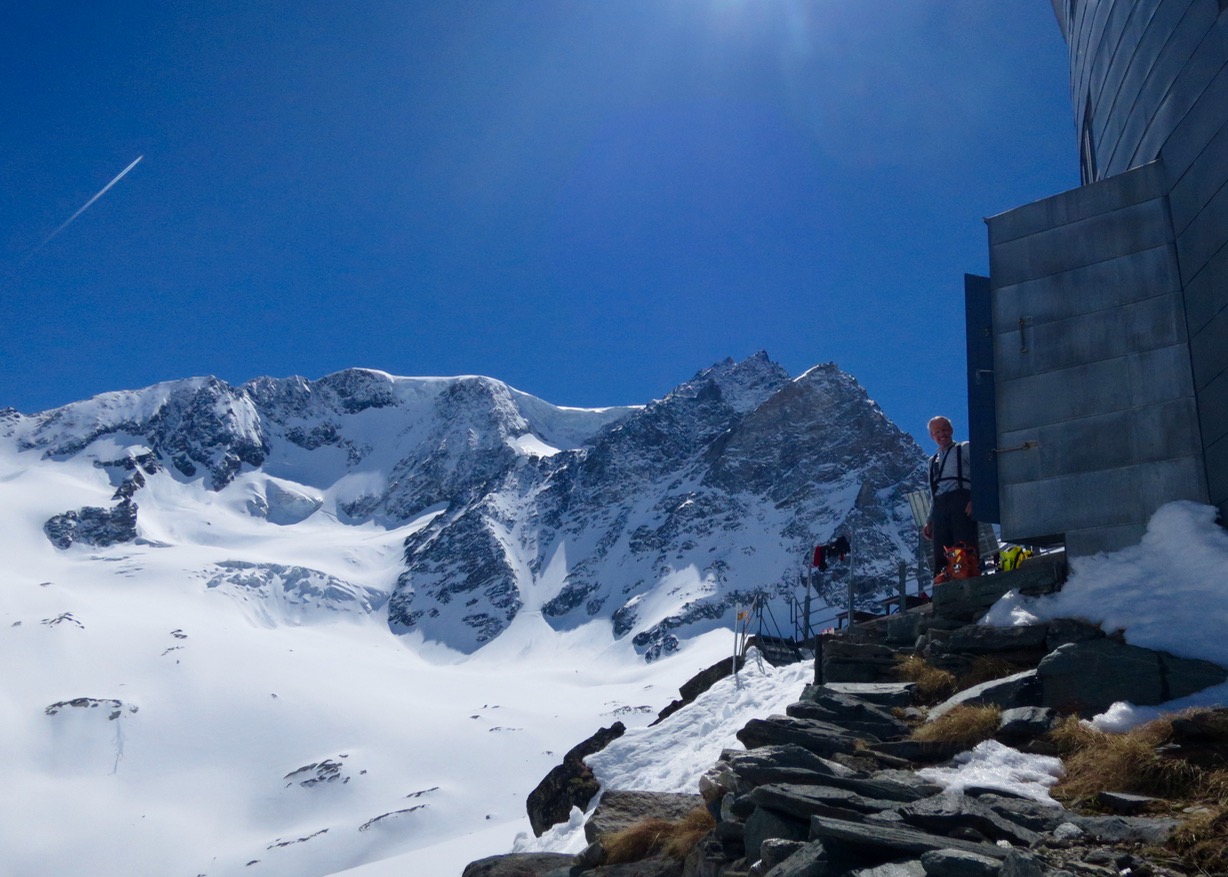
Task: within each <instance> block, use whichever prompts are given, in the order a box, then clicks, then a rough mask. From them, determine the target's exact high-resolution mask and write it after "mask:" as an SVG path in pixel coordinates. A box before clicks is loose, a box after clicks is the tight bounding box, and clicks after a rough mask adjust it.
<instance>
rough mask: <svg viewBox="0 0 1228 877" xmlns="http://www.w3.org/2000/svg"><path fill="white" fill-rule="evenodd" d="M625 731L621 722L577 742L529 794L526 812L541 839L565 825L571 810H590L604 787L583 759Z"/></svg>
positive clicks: (534, 831) (598, 750) (530, 823)
mask: <svg viewBox="0 0 1228 877" xmlns="http://www.w3.org/2000/svg"><path fill="white" fill-rule="evenodd" d="M626 730H627V728H626V726H625V725H624V724H623V723H622V722H615V723H614V724H613V725H611V726H610V727H608V728H602V729H600V730H599V731H597V733H595V734H593V736H591V737H589V738H588V739H587V740H584V741H581V742H580V743H577V744H576V745H575V746H573V747H572V748H571V749H570V750H568V752H567V754H566V755H564V756H563V763H562V764H560V765H558V766H556V767H554V768H552V769H551V771H550V773H548V774H546V776H545V778H544V779H543V780H542V781H541V782H540V783H538V784H537V788H535V789H534V790H533V791H531V792H529V796H528V798H527V799H526V800H525V810H526V811H528V814H529V825H530V826H531V827H532V829H533V833H534V834H535V835H536V836H537V837H541V836H542V834H544V833H545V832H546V831H547V830H549V828H550V827H551V826H553V825H558V824H559V823H560V822H566V821H567V820H568V818H570V816H571V808H572V807H579V808H580V809H581V810H584V809H587V807H588V802H589V801H591V800H592V799H593V796H594V795H596V794H597V792H598V791H600V789H601V786H600V785H599V784H598V783H597V780H596V779H595V778H594V777H593V772H592V771H591V770H590V769H589V767H588V765H587V764H585V763H584V759H585V758H587V757H588V756H590V755H592V754H593V753H595V752H600V751H601V750H602V749H604V748H605V747H606V746H608V745H609V744H610V741H611V740H616V739H618V738H619V737H621V736H622V735H623V734H624V733H625V732H626Z"/></svg>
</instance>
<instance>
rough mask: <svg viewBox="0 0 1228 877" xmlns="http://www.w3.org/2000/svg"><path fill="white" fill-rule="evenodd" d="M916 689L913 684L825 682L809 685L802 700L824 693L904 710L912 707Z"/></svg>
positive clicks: (803, 693) (885, 707)
mask: <svg viewBox="0 0 1228 877" xmlns="http://www.w3.org/2000/svg"><path fill="white" fill-rule="evenodd" d="M916 687H917V686H916V684H915V683H913V682H825V683H824V684H822V685H807V686H806V688H805V689H804V690H803V692H802V699H803V700H807V699H810V698H813V697H814V694H815V692H817V691H823V692H826V693H829V694H840V695H846V696H848V697H855V698H857V699H858V700H862V701H865V702H866V703H870V704H873V705H874V706H878V707H882V708H883V709H888V710H890V709H895V708H896V707H899V708H900V709H904V708H905V707H909V706H912V703H913V690H914V689H915V688H916Z"/></svg>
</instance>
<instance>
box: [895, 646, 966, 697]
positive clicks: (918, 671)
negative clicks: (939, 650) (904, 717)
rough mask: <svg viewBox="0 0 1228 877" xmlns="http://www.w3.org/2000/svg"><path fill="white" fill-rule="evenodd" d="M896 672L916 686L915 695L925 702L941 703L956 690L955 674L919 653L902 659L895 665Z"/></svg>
mask: <svg viewBox="0 0 1228 877" xmlns="http://www.w3.org/2000/svg"><path fill="white" fill-rule="evenodd" d="M895 673H896V675H897V676H899V677H900V678H901V679H903V680H904V681H905V682H912V683H913V684H914V685H915V686H916V688H915V695H916V697H917V699H918V700H919V701H920V702H921V703H924V704H935V703H941V702H942V701H944V700H946V699H947V698H948V697H950V696H951V695H952V694H954V693H955V691H956V684H955V676H954V674H952V673H949V672H947V671H946V670H940V669H938V668H937V667H934V666H932V665H931V664H927V663H926V662H925V659H923V658H920V657H918V656H917V655H909V656H908V657H906V658H903V659H901V660H900V661H899V662H898V663H897V664H896V665H895Z"/></svg>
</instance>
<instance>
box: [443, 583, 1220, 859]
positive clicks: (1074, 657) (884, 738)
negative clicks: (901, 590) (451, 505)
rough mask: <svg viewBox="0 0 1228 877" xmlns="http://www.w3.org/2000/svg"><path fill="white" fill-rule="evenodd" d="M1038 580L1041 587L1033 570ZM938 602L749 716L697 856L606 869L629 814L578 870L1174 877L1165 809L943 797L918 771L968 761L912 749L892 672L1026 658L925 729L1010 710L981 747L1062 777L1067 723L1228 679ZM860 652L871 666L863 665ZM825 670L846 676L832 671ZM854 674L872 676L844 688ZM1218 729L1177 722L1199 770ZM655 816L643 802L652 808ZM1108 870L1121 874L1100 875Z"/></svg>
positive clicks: (974, 793) (1117, 797)
mask: <svg viewBox="0 0 1228 877" xmlns="http://www.w3.org/2000/svg"><path fill="white" fill-rule="evenodd" d="M1028 575H1029V577H1030V578H1034V579H1037V580H1038V581H1039V580H1045V579H1046V578H1047V576H1046V574H1044V573H1038V572H1037V571H1036V570H1032V571H1030V572H1029V573H1028ZM986 578H987V579H989V578H991V577H986ZM992 578H998V577H992ZM1011 586H1012V581H1011V579H1010V578H1009V577H1007V576H1002V577H1001V580H1000V581H998V582H996V583H995V582H990V581H984V582H980V583H978V587H977V588H976V592H977V594H978V596H977V598H976V600H977V602H981V603H984V602H986V595H988V594H989V593H991V591H992V590H993V589H994V588H997V589H998V590H999V593H1002V592H1004V591H1005V590H1007V589H1009V588H1010V587H1011ZM940 590H941V589H940ZM939 605H940V604H939V601H935V602H934V605H933V606H932V607H926V608H925V609H924V610H921V611H919V612H918V613H917V617H916V618H915V619H913V621H912V624H913V625H914V632H916V633H917V639H916V641H915V642H914V643H913V645H912V647H911V648H893V647H892V646H889V645H888V644H887V642H886V641H887V640H889V639H890V638H891V636H892V633H891V631H893V630H895V631H897V632H898V629H899V621H898V619H897V620H891V619H885V620H883V621H880V622H877V623H876V624H874V625H866V626H862V627H861V628H860V629H857V628H855V629H854V631H853V632H851V633H844V634H842V635H834V636H833V635H828V636H826V637H824V644H823V648H822V649H821V652H820V657H819V658H818V659H816V676H817V679H816V682H815V683H814V684H812V685H808V686H807V687H806V688H805V689H804V690H803V692H802V693H801V697H800V699H799V700H798V701H797V702H796V703H794V704H792V705H790V706H789V707H788V708H787V709H786V710H785V713H786V714H785V715H773V716H767V717H763V718H755V719H752V720H750V721H749V722H748V723H747V724H746V726H745V727H744V728H743V729H742V730H741V731H740V732H739V733H738V739H739V741H740V742H741V743H742V744H743V745H744V746H746V750H744V751H743V750H726V751H725V752H724V753H723V754H722V756H721V758H720V760H719V761H718V763H717V764H716V765H714V766H713V767H712V768H711V769H709V770H708V771H707V772H706V773H705V774H704V775H703V776H702V777H700V778H698V788H699V791H700V794H701V796H702V800H703V802H704V803H705V804H706V806H707V807H708V809H709V811H710V812H711V813H712V814H713V815H714V816H716V817H717V819H718V822H717V826H716V828H715V829H714V830H713V831H712V832H711V833H710V834H709V835H708V836H707V837H706V838H704V839H703V840H702V841H700V843H699V844H698V845H697V846H696V847H695V849H694V850H693V851H692V852H691V854H690V855H689V857H688V858H687V859H686V860H685V861H674V862H672V864H671V863H669V862H663V861H662V860H660V859H659V858H657V859H653V860H652V861H650V862H644V863H642V864H643V866H644V869H645V870H634V869H630V870H617V869H619V868H627V867H628V866H606V865H602V864H601V862H602V855H601V848H600V844H601V837H602V835H603V834H605V833H606V832H607V831H609V830H611V829H612V828H613V827H622V826H624V825H626V824H627V823H628V822H630V821H633V820H634V819H635V816H636V814H635V813H634V811H632V812H626V811H627V807H626V806H621V807H619V808H618V814H619V815H618V819H617V820H616V821H614V822H611V825H610V826H607V827H603V825H602V824H601V823H598V824H597V825H595V826H594V825H593V824H592V823H590V825H589V826H587V827H586V835H587V837H588V839H589V840H590V841H594V842H595V845H594V846H592V847H590V849H589V850H587V851H586V852H585V854H584V855H583V856H581V857H579V858H577V859H576V860H575V861H574V862H573V867H572V870H571V871H570V875H571V877H577V875H590V874H591V875H594V877H599V875H612V874H624V873H625V874H641V873H642V874H652V875H657V874H662V875H671V877H746V875H756V877H904V875H917V877H921V875H931V877H933V875H943V877H963V875H969V877H1024V875H1028V877H1059V875H1070V874H1075V873H1077V874H1099V873H1104V874H1109V873H1114V874H1126V873H1131V874H1149V875H1153V877H1176V874H1177V872H1174V871H1171V870H1168V869H1167V868H1165V867H1163V866H1162V865H1161V864H1159V863H1158V862H1156V861H1154V860H1149V859H1147V858H1146V857H1145V855H1144V854H1143V852H1140V851H1141V850H1143V849H1144V848H1145V847H1146V846H1147V845H1152V846H1154V845H1156V844H1162V843H1164V841H1165V840H1166V839H1167V838H1168V837H1169V836H1171V835H1172V833H1173V832H1174V831H1175V830H1176V829H1177V828H1178V826H1179V825H1180V822H1179V820H1177V819H1174V818H1171V817H1168V816H1164V815H1161V816H1151V815H1140V814H1143V813H1146V812H1148V811H1151V810H1155V809H1157V808H1156V807H1155V806H1154V805H1155V804H1156V801H1155V799H1152V798H1148V797H1145V796H1139V795H1129V794H1122V793H1113V792H1105V793H1103V794H1101V795H1100V796H1099V797H1098V799H1097V800H1098V803H1099V806H1100V807H1101V808H1103V809H1104V810H1106V811H1110V815H1099V814H1088V813H1084V812H1074V811H1071V810H1067V809H1066V808H1065V807H1063V806H1062V805H1060V804H1058V803H1056V802H1055V801H1053V800H1052V799H1050V798H1048V797H1047V796H1045V795H1043V794H1039V793H1038V794H1037V796H1036V798H1025V797H1021V796H1020V793H1019V790H1018V789H1017V788H1015V787H994V785H993V783H992V781H989V782H986V783H984V784H982V785H980V786H967V787H962V789H961V790H959V791H954V790H948V789H946V788H944V786H943V785H940V784H938V783H937V782H935V780H936V779H941V777H942V776H943V773H942V772H941V771H939V772H934V771H929V770H918V769H919V768H924V767H929V766H934V765H942V764H945V763H947V761H948V759H952V758H954V757H956V756H958V757H959V759H963V760H966V759H967V757H968V756H967V754H965V753H964V752H963V750H964V749H965V748H966V747H965V746H962V745H958V744H950V743H926V742H921V741H919V740H916V739H912V737H911V733H912V727H911V726H910V724H909V723H908V722H906V721H904V719H903V718H902V717H907V716H909V715H912V716H914V717H916V716H921V715H924V714H923V713H922V711H920V710H917V709H916V708H915V706H913V704H914V702H915V701H916V697H917V691H918V689H917V687H916V686H915V685H914V684H913V683H906V682H899V681H890V677H891V676H892V675H893V674H892V673H890V672H889V671H888V670H887V668H888V667H890V666H894V664H895V663H896V662H897V661H898V659H899V658H900V657H902V656H904V655H909V654H914V655H915V654H926V653H929V654H931V655H933V656H935V657H938V658H942V659H944V660H945V662H946V663H947V664H948V665H949V666H953V667H963V668H966V667H969V666H972V665H973V664H974V662H975V661H976V660H977V659H978V658H985V657H986V656H994V657H995V658H999V659H1000V658H1002V656H1009V657H1010V659H1011V660H1012V661H1019V662H1027V663H1030V664H1032V665H1033V666H1032V667H1030V668H1029V669H1026V670H1022V671H1020V672H1017V673H1014V674H1010V675H1007V676H1005V677H1002V678H999V679H993V680H990V681H988V682H986V683H983V684H981V685H976V686H971V687H969V688H967V689H965V690H964V691H961V692H959V693H958V694H956V695H954V696H953V697H951V698H949V699H948V700H947V701H945V702H943V703H940V704H937V705H934V706H932V707H931V708H930V709H929V710H928V719H929V720H931V721H932V720H934V719H936V718H938V717H940V716H942V715H944V714H946V713H948V712H950V711H951V710H953V709H956V708H957V707H959V706H964V705H973V704H991V705H994V706H998V707H1000V708H1001V715H1000V718H999V719H998V726H997V729H996V731H994V732H993V734H992V737H991V739H990V740H988V741H987V742H985V743H982V744H981V745H980V746H979V747H978V748H977V752H982V753H984V754H986V755H993V754H995V753H998V752H1001V753H1007V752H1009V750H1008V749H1007V748H1006V747H1015V748H1018V749H1021V750H1023V751H1025V752H1031V753H1033V755H1034V757H1038V758H1042V760H1043V758H1046V757H1047V758H1048V759H1049V761H1050V762H1052V763H1053V765H1054V767H1053V773H1054V774H1055V775H1056V774H1057V773H1058V772H1059V769H1060V763H1059V762H1058V760H1057V759H1056V758H1052V757H1051V753H1052V752H1053V751H1054V750H1053V747H1052V744H1050V743H1049V742H1047V739H1046V735H1047V734H1048V733H1049V732H1050V731H1051V730H1052V729H1053V728H1054V727H1055V725H1056V723H1057V722H1058V721H1059V720H1060V718H1061V717H1062V716H1063V715H1066V714H1070V713H1073V712H1076V711H1078V710H1080V709H1082V710H1089V709H1094V710H1102V709H1103V707H1105V706H1107V705H1108V703H1109V702H1111V701H1112V700H1116V699H1122V698H1124V699H1128V700H1130V701H1132V702H1134V703H1147V702H1152V703H1158V702H1163V701H1164V700H1167V699H1171V698H1173V697H1178V696H1181V695H1182V694H1186V693H1189V692H1191V691H1194V690H1197V689H1199V688H1203V687H1206V686H1209V685H1216V684H1219V683H1221V682H1223V681H1224V680H1225V679H1226V678H1228V672H1226V671H1225V670H1224V669H1223V668H1220V667H1217V666H1215V665H1212V664H1208V663H1206V662H1203V661H1188V660H1184V659H1179V658H1176V657H1174V656H1172V655H1167V654H1164V653H1160V652H1153V651H1149V650H1146V649H1140V648H1137V647H1133V646H1128V645H1126V644H1125V643H1122V642H1120V640H1119V639H1117V638H1115V637H1113V636H1110V635H1107V634H1105V633H1104V632H1103V631H1100V630H1099V629H1097V628H1094V627H1092V626H1090V625H1087V624H1086V623H1084V622H1079V621H1077V620H1058V621H1053V622H1049V623H1045V624H1035V625H1030V626H1026V627H1019V628H1010V629H1001V630H998V629H992V628H987V627H979V626H976V625H968V624H965V623H964V622H966V621H967V620H968V618H967V614H966V613H967V612H968V608H967V607H968V602H967V600H966V599H965V598H964V597H963V596H961V597H959V598H958V599H957V600H955V601H952V602H950V603H948V605H953V606H956V607H957V608H956V609H955V615H954V616H944V615H941V614H938V613H937V607H938V606H939ZM986 608H987V606H986ZM973 617H974V619H975V617H976V613H973ZM859 658H868V660H866V661H865V662H864V664H863V665H862V666H861V667H857V666H856V665H857V662H858V659H859ZM867 666H868V667H870V668H871V669H870V670H867V669H866V667H867ZM1003 666H1005V664H1003ZM829 673H830V675H831V676H833V677H835V678H832V679H828V678H825V676H826V674H829ZM850 676H852V677H858V678H860V677H865V676H869V677H871V678H870V679H869V680H868V681H850V680H849V678H848V677H850ZM914 721H915V718H914ZM1217 728H1219V720H1218V719H1215V720H1212V719H1205V718H1198V717H1192V718H1190V719H1178V720H1176V721H1175V722H1174V728H1173V738H1174V739H1173V740H1172V741H1171V742H1170V744H1169V745H1168V748H1170V749H1172V750H1173V752H1174V754H1175V753H1177V752H1180V753H1181V755H1182V756H1183V757H1187V758H1189V759H1190V760H1191V762H1192V763H1199V762H1200V761H1203V762H1206V763H1208V764H1212V765H1222V764H1223V763H1224V753H1223V752H1222V751H1221V749H1220V747H1218V746H1217V745H1216V744H1214V743H1212V742H1211V741H1213V740H1217V739H1219V737H1220V736H1221V735H1220V733H1219V731H1217V730H1216V729H1217ZM995 747H996V749H995ZM1200 747H1204V749H1200ZM1042 754H1044V755H1042ZM605 794H606V795H611V796H615V795H620V796H622V798H621V800H622V801H623V804H624V805H625V804H628V803H633V802H635V801H637V800H639V798H638V797H637V795H636V794H635V793H629V792H610V791H607V792H606V793H605ZM644 797H645V799H650V798H652V795H650V794H645V796H644ZM1159 809H1162V808H1159ZM646 815H647V808H645V810H644V811H643V812H642V813H641V814H640V816H641V818H642V817H644V816H646ZM1106 864H1111V865H1112V866H1113V869H1114V870H1112V871H1106V870H1105V869H1104V868H1103V866H1104V865H1106ZM556 865H557V863H553V862H552V863H551V867H554V866H556ZM466 873H468V872H466ZM523 873H524V874H525V875H528V877H532V875H545V874H547V873H551V874H552V873H554V872H548V871H544V870H543V871H532V870H526V871H524V872H523Z"/></svg>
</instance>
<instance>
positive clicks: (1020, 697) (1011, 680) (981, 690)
mask: <svg viewBox="0 0 1228 877" xmlns="http://www.w3.org/2000/svg"><path fill="white" fill-rule="evenodd" d="M1036 675H1037V671H1036V670H1024V671H1023V672H1022V673H1015V674H1013V675H1011V676H1004V677H1003V678H1001V679H991V680H990V681H989V682H982V683H981V684H980V685H974V686H972V687H971V688H965V689H964V690H963V691H961V692H959V693H957V694H954V695H952V696H951V697H949V698H947V699H946V700H945V701H943V702H942V703H940V704H938V705H937V706H935V707H933V708H931V709H930V711H929V720H930V721H931V722H932V721H933V720H934V719H937V718H939V717H940V716H943V715H945V714H946V713H948V712H950V711H951V710H953V709H955V707H957V706H998V707H1002V708H1003V709H1014V708H1016V707H1021V706H1036V705H1038V703H1039V701H1040V698H1041V692H1040V687H1039V686H1038V685H1037V683H1036Z"/></svg>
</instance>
